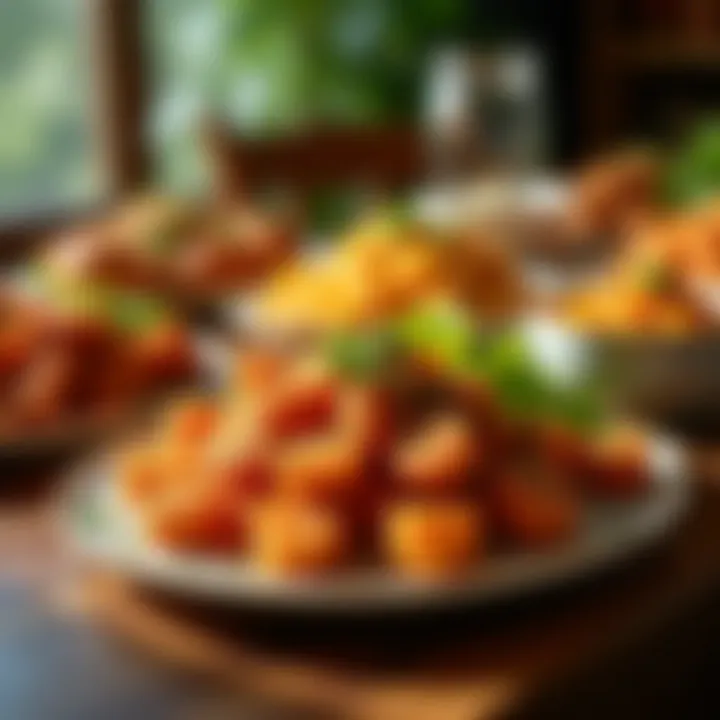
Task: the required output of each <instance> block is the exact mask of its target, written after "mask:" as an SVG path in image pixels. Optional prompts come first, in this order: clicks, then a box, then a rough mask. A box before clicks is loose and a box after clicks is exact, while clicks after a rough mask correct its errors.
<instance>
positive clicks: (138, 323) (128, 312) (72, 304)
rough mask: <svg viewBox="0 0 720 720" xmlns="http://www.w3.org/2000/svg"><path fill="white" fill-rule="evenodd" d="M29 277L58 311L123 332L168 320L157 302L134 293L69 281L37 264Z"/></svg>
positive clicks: (35, 287)
mask: <svg viewBox="0 0 720 720" xmlns="http://www.w3.org/2000/svg"><path fill="white" fill-rule="evenodd" d="M29 278H30V282H31V283H32V286H33V289H34V291H35V292H37V293H38V294H40V295H41V296H43V297H44V298H45V299H46V300H47V301H48V302H50V303H52V304H53V305H54V306H55V307H57V308H58V309H60V310H61V311H63V312H66V313H68V314H72V315H84V316H88V317H93V318H99V319H101V320H103V321H104V322H108V323H111V324H113V325H114V326H115V327H117V328H118V329H120V330H122V331H123V332H128V333H141V332H143V331H145V330H147V329H148V328H151V327H153V326H155V325H157V324H159V323H160V322H163V321H164V320H166V319H167V318H168V317H169V311H168V310H167V308H166V307H165V306H164V305H163V303H162V302H161V301H160V300H158V299H157V298H154V297H152V296H150V295H146V294H142V293H139V292H137V291H131V290H127V289H123V288H115V287H111V286H109V285H104V284H101V283H99V282H94V281H89V280H85V281H78V280H74V279H72V280H71V279H68V278H65V277H63V276H58V275H56V274H54V273H52V272H49V271H48V270H47V269H46V268H44V267H43V266H40V265H35V266H34V267H33V268H32V271H31V274H30V276H29Z"/></svg>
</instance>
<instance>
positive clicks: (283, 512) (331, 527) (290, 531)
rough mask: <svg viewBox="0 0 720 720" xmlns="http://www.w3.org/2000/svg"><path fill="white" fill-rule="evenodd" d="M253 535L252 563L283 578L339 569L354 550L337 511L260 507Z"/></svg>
mask: <svg viewBox="0 0 720 720" xmlns="http://www.w3.org/2000/svg"><path fill="white" fill-rule="evenodd" d="M249 533H250V534H249V542H250V546H249V556H250V559H251V560H252V561H253V562H254V563H255V564H256V565H257V566H258V567H260V568H262V569H263V570H264V571H266V572H268V573H270V574H273V575H279V576H292V575H308V574H317V573H322V572H326V571H328V570H332V569H335V568H337V567H338V566H339V565H341V564H342V563H343V562H344V561H345V559H346V557H347V555H348V552H349V549H350V547H349V545H350V543H349V530H348V524H347V521H346V519H345V518H343V517H342V516H341V515H340V514H338V512H337V511H335V510H333V509H331V508H329V507H322V506H315V505H310V504H306V503H299V502H294V501H290V502H288V501H286V500H274V501H268V502H265V503H260V504H257V505H256V506H255V507H254V508H253V509H252V510H251V512H250V519H249Z"/></svg>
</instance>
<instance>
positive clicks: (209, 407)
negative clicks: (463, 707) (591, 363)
mask: <svg viewBox="0 0 720 720" xmlns="http://www.w3.org/2000/svg"><path fill="white" fill-rule="evenodd" d="M398 362H399V363H400V366H399V367H398V368H397V371H396V372H392V373H387V374H384V375H382V376H376V377H374V378H371V379H368V378H365V379H364V380H360V379H358V378H352V377H349V376H347V375H346V374H343V373H342V372H340V371H339V369H338V368H337V367H336V366H334V365H333V364H332V362H331V359H330V358H329V357H328V356H326V355H322V354H319V353H318V354H312V355H310V356H307V355H305V356H299V357H295V356H288V355H287V354H286V355H284V356H283V357H281V358H277V357H272V356H268V357H263V355H262V353H260V352H259V351H257V350H254V351H252V353H251V354H249V355H248V357H247V358H244V359H242V360H241V362H240V363H239V367H240V368H241V372H240V374H239V379H240V380H241V381H246V382H247V383H248V385H249V391H248V392H242V391H241V389H240V388H238V387H236V388H234V389H235V390H237V392H233V393H232V394H230V395H229V396H227V397H224V398H223V399H222V401H221V402H216V403H214V404H213V403H208V402H207V401H202V400H188V399H184V400H182V401H181V402H180V404H179V405H178V406H177V408H175V409H174V410H172V411H170V412H169V413H167V415H166V416H165V418H164V419H163V421H162V423H161V425H160V428H159V430H158V431H157V432H156V433H155V434H154V436H153V438H152V439H151V440H150V441H145V442H144V443H143V444H142V445H140V446H134V447H131V448H130V449H129V450H128V451H127V454H126V456H125V458H124V459H121V461H120V463H119V483H120V491H121V495H122V496H123V497H124V498H126V500H127V502H128V507H129V508H130V511H131V512H133V513H134V514H136V515H137V516H138V517H139V519H140V521H141V524H142V525H143V526H144V527H145V528H146V529H147V532H148V533H149V536H150V537H151V538H153V541H154V542H155V543H157V544H159V545H161V546H164V547H168V548H171V549H176V550H184V551H186V550H204V551H208V552H222V553H226V554H235V555H236V556H238V557H242V558H245V559H246V560H248V561H249V562H251V563H252V564H253V565H255V566H256V567H257V568H258V569H259V570H262V571H265V572H268V573H271V574H273V575H280V576H297V575H305V574H311V575H315V574H318V573H329V572H333V571H336V570H340V569H342V568H344V567H347V566H349V565H351V564H352V563H360V562H367V561H369V560H371V559H374V560H375V561H376V562H377V561H380V562H384V563H386V564H388V565H389V566H390V567H391V568H393V569H394V570H396V571H397V572H398V573H400V574H403V575H408V576H412V577H419V578H428V579H430V578H440V577H446V576H452V575H456V574H458V573H462V572H463V571H467V570H468V569H469V568H470V567H471V566H477V565H479V564H481V563H482V560H483V558H484V557H485V556H486V554H487V552H488V550H489V548H491V547H493V545H494V544H495V543H497V542H505V543H510V544H511V545H514V546H519V547H527V548H545V547H548V546H552V545H554V544H556V543H559V542H563V541H569V540H571V539H572V538H573V537H575V534H576V532H577V530H578V526H579V524H580V522H581V521H582V515H583V509H584V505H585V502H586V498H587V497H588V496H593V495H597V496H601V497H605V496H608V495H610V496H612V497H614V498H615V497H623V496H630V495H634V494H635V493H637V492H640V491H642V490H643V489H644V488H645V487H646V486H647V481H648V476H647V474H646V473H645V472H642V471H641V467H640V465H639V463H640V462H641V461H642V460H643V458H644V457H645V455H644V453H645V450H644V446H643V444H642V440H641V438H638V437H637V436H636V435H632V434H628V433H625V432H624V431H623V432H621V433H620V434H616V433H610V434H603V435H601V436H600V438H599V440H598V441H597V442H596V443H593V442H591V441H589V440H588V439H587V438H586V437H585V436H584V435H582V434H580V432H579V431H575V430H572V429H570V428H567V427H566V426H565V425H563V424H560V423H559V421H556V422H552V423H550V422H537V421H531V420H525V421H520V420H518V419H516V418H515V417H513V416H512V415H510V414H506V412H505V411H504V410H503V407H502V404H501V403H500V402H499V399H498V398H497V397H495V396H493V394H492V392H491V391H490V388H489V387H488V386H487V385H486V384H484V383H483V382H477V381H474V380H472V379H468V378H458V377H457V375H456V372H453V373H452V374H450V375H446V374H444V373H443V372H442V371H441V369H440V368H438V367H433V369H432V371H429V369H428V368H427V366H425V365H423V364H422V363H419V362H417V359H415V358H404V359H401V360H399V361H398ZM237 381H238V379H236V382H237Z"/></svg>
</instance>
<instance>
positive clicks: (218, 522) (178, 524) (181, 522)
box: [144, 482, 242, 552]
mask: <svg viewBox="0 0 720 720" xmlns="http://www.w3.org/2000/svg"><path fill="white" fill-rule="evenodd" d="M230 499H231V498H230V497H229V496H228V495H227V493H225V492H222V491H220V488H219V487H217V486H215V485H214V484H213V483H205V482H198V483H195V484H194V485H193V486H192V487H182V488H177V489H176V490H175V491H174V492H168V493H164V494H163V496H162V497H161V498H160V499H159V500H158V501H157V502H155V503H153V504H151V505H149V506H148V507H147V508H146V509H145V512H144V520H145V527H146V529H147V532H148V533H149V535H150V536H151V537H152V538H153V539H154V540H155V541H157V542H158V543H159V544H160V545H162V546H164V547H168V548H172V549H175V550H186V551H217V552H222V551H226V552H227V551H229V550H233V549H235V548H237V547H238V546H239V544H240V542H241V540H242V535H241V529H242V522H241V512H240V511H241V506H240V505H239V503H237V502H231V501H229V500H230Z"/></svg>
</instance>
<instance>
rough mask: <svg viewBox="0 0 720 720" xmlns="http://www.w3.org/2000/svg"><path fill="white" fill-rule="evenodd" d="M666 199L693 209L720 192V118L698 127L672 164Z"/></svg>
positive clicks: (668, 177) (665, 190) (667, 178)
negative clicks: (691, 206) (695, 204)
mask: <svg viewBox="0 0 720 720" xmlns="http://www.w3.org/2000/svg"><path fill="white" fill-rule="evenodd" d="M664 184H665V187H664V194H665V199H666V200H667V201H668V202H669V203H670V204H672V205H680V206H683V205H691V204H693V203H696V202H699V201H702V200H703V199H706V198H708V197H710V196H712V195H715V194H717V193H718V192H719V191H720V117H711V118H709V119H706V120H705V121H703V122H702V123H700V124H698V125H697V126H696V128H695V130H694V131H693V132H692V133H691V134H690V135H689V137H688V138H687V139H686V140H685V141H684V143H683V144H682V145H681V146H680V148H679V150H678V151H677V152H676V153H675V157H674V158H673V159H672V160H671V162H670V163H669V167H668V170H667V173H666V177H665V183H664Z"/></svg>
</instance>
